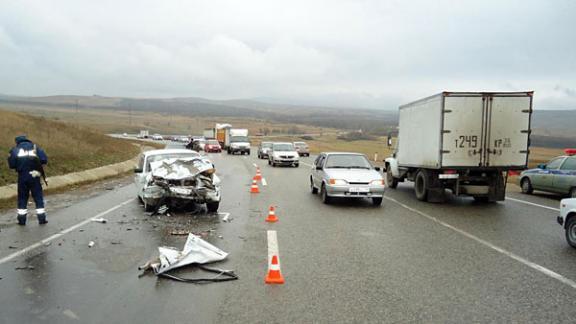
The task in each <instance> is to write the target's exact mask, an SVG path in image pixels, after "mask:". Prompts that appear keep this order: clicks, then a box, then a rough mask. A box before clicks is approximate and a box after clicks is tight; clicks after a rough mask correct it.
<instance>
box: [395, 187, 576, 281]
mask: <svg viewBox="0 0 576 324" xmlns="http://www.w3.org/2000/svg"><path fill="white" fill-rule="evenodd" d="M384 198H385V199H387V200H390V201H392V202H395V203H396V204H398V205H400V206H402V207H404V208H406V209H408V210H409V211H411V212H414V213H416V214H418V215H420V216H422V217H425V218H427V219H429V220H431V221H433V222H435V223H436V224H439V225H442V226H444V227H446V228H448V229H451V230H453V231H454V232H456V233H458V234H460V235H463V236H465V237H467V238H469V239H471V240H474V241H476V242H478V243H480V244H482V245H484V246H486V247H488V248H490V249H492V250H494V251H496V252H498V253H500V254H503V255H505V256H507V257H509V258H511V259H513V260H516V261H518V262H520V263H522V264H524V265H526V266H528V267H530V268H532V269H534V270H536V271H538V272H540V273H543V274H545V275H546V276H548V277H550V278H552V279H556V280H558V281H560V282H561V283H563V284H565V285H567V286H570V287H571V288H574V289H576V282H574V281H573V280H570V279H568V278H566V277H564V276H562V275H561V274H559V273H557V272H554V271H552V270H550V269H548V268H545V267H543V266H541V265H539V264H537V263H534V262H532V261H530V260H528V259H525V258H523V257H521V256H519V255H516V254H514V253H512V252H510V251H507V250H505V249H503V248H501V247H498V246H496V245H494V244H492V243H490V242H488V241H485V240H483V239H481V238H479V237H477V236H474V235H472V234H470V233H468V232H466V231H463V230H461V229H459V228H456V227H454V226H452V225H450V224H448V223H445V222H443V221H441V220H439V219H438V218H436V217H434V216H430V215H428V214H426V213H424V212H421V211H419V210H417V209H414V208H412V207H410V206H407V205H405V204H403V203H401V202H399V201H398V200H396V199H394V198H390V197H386V196H385V197H384Z"/></svg>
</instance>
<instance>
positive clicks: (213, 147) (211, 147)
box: [204, 139, 222, 153]
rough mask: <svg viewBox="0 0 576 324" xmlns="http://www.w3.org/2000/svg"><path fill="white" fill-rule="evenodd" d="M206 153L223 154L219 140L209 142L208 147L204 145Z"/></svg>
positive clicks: (207, 142)
mask: <svg viewBox="0 0 576 324" xmlns="http://www.w3.org/2000/svg"><path fill="white" fill-rule="evenodd" d="M204 152H208V153H220V152H222V147H221V146H220V143H218V141H217V140H214V139H212V140H207V141H206V145H204Z"/></svg>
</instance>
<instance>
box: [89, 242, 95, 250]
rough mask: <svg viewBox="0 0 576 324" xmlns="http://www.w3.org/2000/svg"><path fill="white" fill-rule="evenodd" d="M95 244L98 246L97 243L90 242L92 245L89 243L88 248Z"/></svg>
mask: <svg viewBox="0 0 576 324" xmlns="http://www.w3.org/2000/svg"><path fill="white" fill-rule="evenodd" d="M94 244H96V243H94V241H90V243H88V247H89V248H91V247H93V246H94Z"/></svg>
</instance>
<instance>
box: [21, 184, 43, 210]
mask: <svg viewBox="0 0 576 324" xmlns="http://www.w3.org/2000/svg"><path fill="white" fill-rule="evenodd" d="M30 193H32V198H33V199H34V202H35V203H36V209H37V210H38V209H41V210H43V209H44V196H43V195H42V183H40V178H32V177H31V176H26V177H19V178H18V209H19V210H25V209H27V206H28V198H29V197H30Z"/></svg>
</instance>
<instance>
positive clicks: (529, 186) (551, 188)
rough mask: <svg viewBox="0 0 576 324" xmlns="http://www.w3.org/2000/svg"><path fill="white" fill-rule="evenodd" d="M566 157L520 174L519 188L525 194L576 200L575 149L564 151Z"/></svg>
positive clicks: (555, 159) (557, 158)
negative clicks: (561, 196) (537, 193)
mask: <svg viewBox="0 0 576 324" xmlns="http://www.w3.org/2000/svg"><path fill="white" fill-rule="evenodd" d="M564 152H565V153H566V155H563V156H559V157H556V158H554V159H552V160H550V162H548V163H545V164H540V165H538V168H536V169H530V170H526V171H523V172H522V173H520V176H519V177H518V179H519V180H520V183H519V184H520V187H521V188H522V192H523V193H525V194H531V193H532V192H533V191H534V190H541V191H547V192H553V193H558V194H562V195H568V196H569V197H571V198H576V149H566V150H564Z"/></svg>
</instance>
